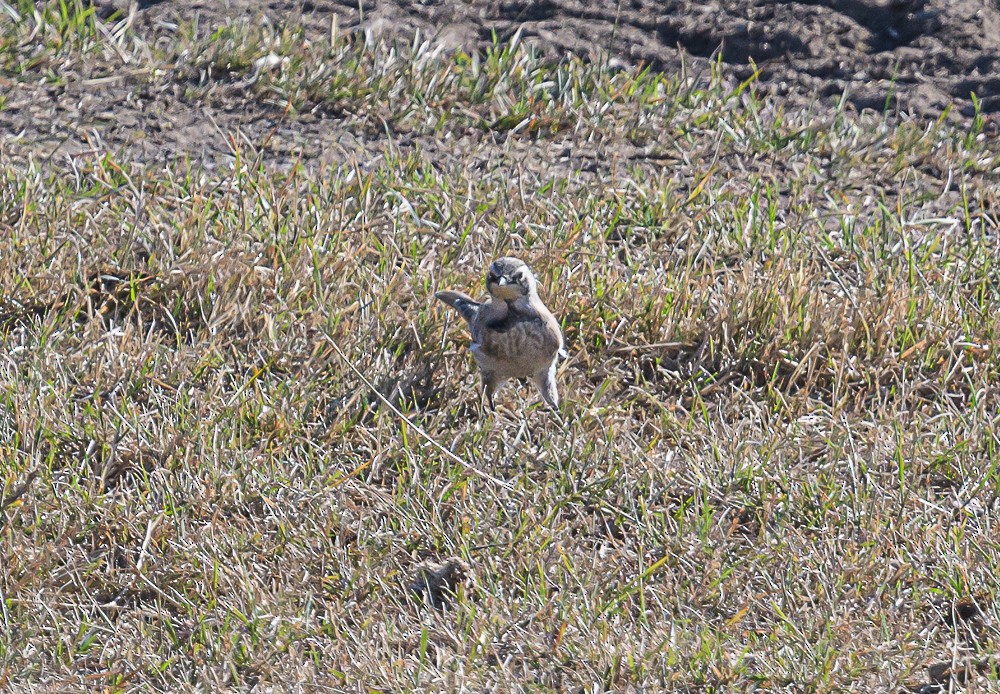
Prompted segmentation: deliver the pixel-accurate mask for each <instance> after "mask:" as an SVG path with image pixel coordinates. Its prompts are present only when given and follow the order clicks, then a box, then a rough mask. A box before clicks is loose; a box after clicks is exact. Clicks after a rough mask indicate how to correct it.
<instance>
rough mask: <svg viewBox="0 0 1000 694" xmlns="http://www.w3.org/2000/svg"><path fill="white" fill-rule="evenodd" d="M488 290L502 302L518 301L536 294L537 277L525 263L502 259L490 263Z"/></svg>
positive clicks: (487, 275)
mask: <svg viewBox="0 0 1000 694" xmlns="http://www.w3.org/2000/svg"><path fill="white" fill-rule="evenodd" d="M486 289H487V290H488V291H489V293H490V296H493V297H495V298H497V299H500V300H501V301H516V300H517V299H520V298H521V297H524V296H530V295H531V294H533V293H534V292H535V276H534V275H532V274H531V270H530V269H528V266H527V265H525V264H524V262H523V261H521V260H518V259H517V258H509V257H508V258H500V259H499V260H494V261H493V262H492V263H490V268H489V270H487V272H486Z"/></svg>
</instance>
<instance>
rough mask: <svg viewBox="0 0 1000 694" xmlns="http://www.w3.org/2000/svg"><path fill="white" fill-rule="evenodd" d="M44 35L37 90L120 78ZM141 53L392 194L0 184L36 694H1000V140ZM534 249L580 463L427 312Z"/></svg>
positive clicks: (15, 683)
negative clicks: (64, 65) (332, 147)
mask: <svg viewBox="0 0 1000 694" xmlns="http://www.w3.org/2000/svg"><path fill="white" fill-rule="evenodd" d="M74 16H75V15H74ZM38 21H39V20H38V18H37V17H36V18H34V19H32V18H31V17H27V16H25V17H24V18H23V19H22V20H21V21H20V22H19V23H14V24H13V25H11V26H8V27H7V28H6V29H5V30H4V31H6V34H5V39H4V41H5V43H0V55H2V58H3V61H2V62H0V70H3V74H4V75H5V77H6V78H7V79H11V80H19V79H29V78H37V77H39V76H40V75H44V74H46V73H45V70H49V71H51V72H53V74H55V75H57V76H58V74H59V65H60V64H61V63H60V62H59V61H70V62H72V61H83V60H85V58H86V57H87V56H89V58H86V59H93V60H97V61H98V63H99V62H100V61H101V60H106V61H111V60H115V59H116V58H115V56H116V55H117V54H118V51H117V50H111V49H110V48H109V47H108V46H109V44H108V42H109V41H110V40H111V39H110V38H108V36H106V35H105V34H104V33H101V32H100V31H97V30H95V29H93V27H94V26H96V24H97V23H95V21H94V20H93V18H92V17H90V18H89V19H87V18H86V17H85V18H84V19H83V20H80V21H79V22H77V24H73V22H71V21H69V20H68V19H67V20H66V22H65V26H63V30H65V32H69V33H68V34H66V35H67V36H69V37H70V38H72V39H73V40H72V41H71V40H68V39H65V40H63V41H62V42H61V43H60V44H59V45H58V46H54V45H53V44H52V43H51V42H50V43H48V44H46V45H47V49H46V50H47V51H48V52H47V53H45V54H44V55H45V59H44V60H43V61H42V63H44V65H43V66H41V67H40V66H39V65H40V63H39V58H38V56H29V53H30V51H29V48H28V47H27V46H28V42H27V37H28V36H29V35H30V34H31V31H32V30H33V29H34V30H38V31H41V35H46V36H49V35H52V36H56V35H60V36H61V35H62V34H61V33H60V32H58V31H55V30H53V29H52V28H51V26H49V25H46V27H48V28H45V27H43V29H44V31H43V30H39V29H38V25H37V22H38ZM33 22H36V24H33ZM51 24H52V25H53V26H56V28H57V29H58V28H59V25H58V22H57V19H56V18H54V17H53V18H52V21H51ZM101 26H106V25H103V24H102V25H101ZM111 26H112V27H113V26H114V25H113V24H111ZM46 32H48V33H46ZM53 32H55V33H53ZM95 32H96V33H95ZM112 34H113V32H112ZM122 37H123V38H121V41H125V42H126V43H124V44H121V43H120V44H119V48H121V45H126V46H128V47H130V49H129V50H133V51H134V53H132V54H131V55H132V56H133V60H138V61H140V64H141V65H142V66H144V67H148V68H149V71H148V82H147V83H146V85H145V88H147V89H167V88H168V87H172V86H173V85H176V84H186V85H188V88H190V89H191V90H192V91H191V94H189V95H188V97H187V98H192V99H198V98H201V97H202V96H204V98H206V99H211V95H210V93H209V92H210V91H211V85H212V84H215V82H214V81H213V80H219V79H220V78H219V76H218V75H217V74H214V73H213V74H209V72H210V71H209V70H208V67H207V66H213V65H214V66H219V65H226V66H228V68H227V74H229V75H233V74H235V77H236V78H238V79H246V80H248V82H247V87H246V88H247V90H248V93H249V94H250V98H251V99H253V100H255V101H253V102H252V103H259V101H260V100H266V99H273V100H274V101H275V102H276V103H282V104H285V106H286V107H287V106H288V105H289V104H291V106H290V109H291V110H290V111H289V112H288V114H287V115H286V116H285V117H286V118H287V121H286V126H285V127H289V128H294V127H295V124H296V122H297V121H296V118H297V116H296V113H297V112H298V111H302V110H309V109H313V110H315V109H318V108H329V109H332V110H334V111H337V112H338V113H340V114H341V117H342V120H341V121H339V122H338V127H342V128H343V129H344V131H345V132H347V133H351V134H352V135H354V136H356V137H358V138H359V139H361V140H365V138H366V137H368V138H369V139H368V140H367V141H366V144H365V145H364V147H363V148H362V149H364V148H368V149H377V150H381V152H382V153H381V154H380V155H379V156H377V157H374V158H366V159H359V158H358V157H355V156H347V155H345V156H344V157H343V158H342V160H341V161H339V162H338V163H333V164H327V163H322V162H316V161H313V162H302V163H300V164H299V165H295V166H289V165H287V164H288V162H283V164H284V165H275V164H274V163H273V162H272V161H271V160H270V159H269V155H268V150H267V141H264V142H261V141H254V140H252V139H251V138H248V137H244V136H242V135H241V134H240V133H235V132H234V133H230V135H231V140H230V143H229V145H228V147H229V151H230V156H229V158H227V159H225V160H224V162H223V163H224V165H223V166H219V167H215V166H206V165H203V164H202V163H199V162H197V161H195V162H188V163H184V162H177V161H175V162H172V163H168V165H166V166H151V165H142V164H141V163H139V162H136V161H132V160H131V159H130V157H129V152H128V151H120V152H114V151H110V152H109V151H94V152H92V153H90V154H89V155H80V156H75V157H72V158H69V159H63V158H55V159H52V160H44V159H42V158H40V157H39V156H38V151H37V150H33V149H32V143H31V142H23V141H20V142H19V141H10V142H8V144H7V145H6V150H3V151H0V166H2V169H3V175H2V181H0V230H2V233H0V236H2V241H0V330H2V333H0V334H2V339H3V354H4V359H3V360H2V361H0V383H2V384H3V391H2V400H0V460H2V461H3V463H2V467H0V472H2V483H3V490H2V491H3V494H2V501H0V507H2V511H3V514H2V528H3V546H4V548H5V549H4V563H5V565H6V566H5V570H4V571H3V572H2V573H0V597H2V599H3V601H2V603H0V604H2V607H3V612H2V615H0V639H2V640H0V645H2V646H3V647H2V648H0V668H2V669H0V678H2V682H3V683H4V684H5V685H6V686H8V687H13V688H16V689H37V690H43V691H56V690H59V691H65V690H67V689H75V690H85V689H91V688H96V687H101V688H105V689H107V690H111V691H124V690H128V691H131V690H140V689H149V690H179V689H205V690H217V689H220V688H231V689H234V690H250V689H256V690H261V691H263V690H267V689H268V688H269V687H272V686H273V687H275V688H276V689H277V690H282V691H284V690H304V691H320V690H352V691H355V690H361V689H365V688H369V689H372V690H392V691H402V690H450V689H458V688H460V687H464V688H466V689H468V690H472V691H480V690H486V689H492V690H504V691H506V690H521V689H536V690H571V689H572V690H578V689H583V690H587V691H601V690H628V689H645V690H669V691H749V690H752V689H753V688H754V687H756V688H757V690H759V691H812V692H825V691H859V692H862V691H863V692H875V691H893V692H895V691H900V689H901V688H904V687H910V688H912V689H913V690H920V691H927V692H929V691H937V689H934V687H939V686H940V691H948V690H949V687H950V688H952V689H961V688H962V687H963V686H965V687H968V688H969V690H970V691H977V692H981V691H997V689H998V685H997V677H996V675H997V667H998V664H997V661H996V660H995V659H994V654H995V653H996V650H997V646H998V640H1000V631H998V624H1000V622H998V617H1000V614H998V607H997V596H998V591H1000V586H998V579H997V569H996V567H997V565H998V558H1000V556H998V555H1000V544H998V534H997V528H996V526H995V520H994V514H995V513H996V512H997V510H998V498H1000V497H998V490H1000V477H998V467H997V465H998V461H1000V449H998V439H997V435H996V433H995V432H996V423H997V421H996V420H997V403H998V397H997V396H998V387H997V371H998V365H1000V362H998V359H997V356H996V352H995V349H994V347H995V342H996V339H997V334H998V327H1000V325H998V322H997V320H998V319H997V315H998V312H997V309H998V280H1000V271H998V268H1000V262H998V248H1000V246H998V244H997V234H998V221H1000V220H998V217H997V196H998V192H997V175H998V173H1000V157H998V154H997V149H996V147H997V143H996V141H995V140H991V139H988V138H986V137H985V136H983V135H982V134H980V131H979V128H980V125H981V124H980V123H978V122H977V123H973V124H970V125H969V128H968V129H967V130H955V129H953V128H951V127H950V126H945V125H941V124H939V125H933V124H932V125H930V126H927V127H922V126H920V125H917V124H908V123H903V124H893V123H888V122H884V121H882V120H880V119H877V118H874V117H871V116H866V117H864V118H861V119H858V118H853V117H848V116H847V115H845V114H843V113H840V112H837V111H836V110H834V109H825V108H820V107H817V110H816V111H815V112H811V113H803V112H795V113H785V112H783V111H782V110H781V109H779V108H776V107H775V106H774V105H773V104H770V103H767V102H761V101H760V100H759V99H758V98H757V97H756V95H755V94H754V91H753V87H752V85H732V84H728V83H727V82H726V81H725V79H724V75H702V76H694V75H680V76H676V77H665V76H660V75H655V74H645V73H630V72H617V73H616V72H611V71H608V70H605V69H604V68H603V67H601V66H588V65H583V64H580V63H576V62H566V63H562V64H559V65H551V64H544V63H541V62H539V61H537V60H535V59H534V58H533V57H532V55H531V54H530V51H528V50H526V49H524V48H520V47H517V46H514V47H510V48H506V49H503V50H498V51H497V52H495V53H494V54H491V55H489V56H485V57H477V58H475V59H472V58H468V57H465V56H461V55H459V56H448V55H444V54H436V53H433V52H432V51H431V50H430V49H429V48H427V47H418V48H416V49H414V50H398V49H394V48H391V47H388V46H384V45H376V46H369V47H363V46H359V45H358V46H356V45H353V44H351V43H350V42H346V41H344V42H340V43H335V44H334V45H332V46H325V47H323V46H318V45H315V44H313V45H310V46H302V45H301V43H296V42H295V41H294V40H293V39H294V37H295V35H294V32H293V31H291V30H272V29H269V28H266V27H265V28H264V29H260V28H256V29H254V28H251V27H250V26H248V25H238V24H237V25H233V26H231V27H230V28H228V29H226V30H225V31H223V32H217V33H215V34H209V35H207V36H206V35H204V34H201V35H194V34H190V33H189V34H185V28H183V27H182V28H180V29H178V37H179V38H177V41H176V43H175V44H170V45H171V46H172V48H169V49H164V48H163V45H164V42H163V41H160V42H159V43H157V44H156V46H158V47H153V46H151V45H149V44H147V43H144V42H143V40H142V37H136V36H134V35H132V34H131V33H128V32H125V31H123V32H122ZM88 42H89V43H88ZM121 50H124V49H121ZM102 51H103V52H102ZM164 51H165V52H164ZM281 51H285V52H284V53H282V52H281ZM271 52H275V53H276V54H278V55H284V56H286V57H288V61H286V62H285V63H284V64H283V66H282V67H278V68H276V69H275V71H273V72H270V73H267V74H266V75H261V74H256V73H254V69H255V68H254V67H253V65H254V61H255V60H257V59H258V58H260V57H261V56H263V55H267V54H268V53H271ZM95 56H97V57H95ZM143 61H144V62H143ZM153 68H157V69H158V70H160V72H157V71H155V70H154V69H153ZM198 74H203V75H204V77H203V79H204V80H205V81H204V83H202V84H199V83H198V79H201V78H197V77H193V76H196V75H198ZM250 107H251V106H248V108H250ZM387 116H391V118H390V117H387ZM372 133H375V134H372ZM379 133H380V134H379ZM380 138H381V139H380ZM414 143H416V145H414ZM500 253H512V254H516V255H520V256H521V257H523V258H525V259H526V260H527V261H529V263H530V264H531V265H532V267H533V268H535V269H536V270H537V272H538V275H539V277H540V281H541V284H542V291H543V294H544V296H545V299H546V303H547V304H548V305H549V306H550V307H551V308H552V309H553V312H554V313H556V315H557V316H560V317H561V318H562V319H563V321H564V325H563V327H564V330H565V333H566V336H567V342H568V349H569V352H570V357H569V359H568V360H567V361H566V362H565V363H564V365H563V366H562V368H561V372H560V378H561V382H562V384H563V389H564V390H565V392H566V396H565V405H564V408H563V412H562V416H563V420H564V421H563V423H559V422H557V421H556V420H555V419H554V418H553V417H551V416H550V415H549V414H548V413H547V412H546V411H545V410H544V408H542V407H540V406H539V404H538V403H537V402H536V397H535V396H534V395H533V394H532V393H531V392H530V391H529V390H527V389H525V388H521V387H511V388H508V389H507V390H505V391H503V392H502V394H501V397H500V400H501V402H502V406H501V407H500V411H499V412H498V413H496V414H490V413H488V412H481V411H480V410H479V409H478V402H479V397H478V390H477V389H478V386H477V379H476V377H475V374H474V369H472V367H471V365H470V363H469V359H468V356H467V351H466V349H465V344H464V340H465V338H464V336H463V333H462V331H461V330H460V329H459V326H457V325H455V324H454V322H453V321H449V318H448V316H447V314H446V312H444V311H442V310H440V307H439V306H436V305H435V303H434V302H433V301H432V296H433V292H434V291H435V290H436V289H438V288H442V287H446V286H447V287H451V286H459V287H467V288H469V289H470V290H478V288H479V287H480V286H481V271H482V268H483V267H484V266H485V263H486V261H487V259H489V258H491V257H494V256H496V255H498V254H500ZM331 340H332V341H333V342H334V343H335V345H336V347H333V346H331V344H330V341H331ZM341 352H342V353H343V355H344V357H343V358H342V357H341V356H340V353H341ZM352 366H353V367H356V368H357V369H358V370H359V371H360V373H361V374H362V375H363V376H364V378H363V379H362V378H359V377H358V375H357V374H356V373H355V371H354V370H353V369H352ZM366 382H367V383H370V384H371V385H372V387H369V386H368V385H366ZM375 391H377V392H375ZM386 402H388V403H391V404H392V405H393V406H394V408H399V410H401V411H402V412H403V413H404V414H405V417H406V418H405V419H404V418H403V417H401V416H400V415H398V414H396V413H395V412H394V410H393V408H390V407H387V406H386ZM424 435H426V436H429V437H431V438H432V439H433V441H435V442H437V444H439V445H440V446H443V447H445V448H446V449H448V450H449V451H450V452H451V453H452V454H453V456H457V457H458V458H459V459H461V461H462V464H460V463H458V462H456V460H455V459H454V458H453V457H450V456H449V455H446V454H445V453H442V452H441V451H440V450H439V449H438V448H436V447H435V446H433V445H431V444H430V443H429V442H428V441H427V440H426V439H425V438H424ZM466 466H472V467H474V468H475V469H476V470H478V471H481V472H482V473H485V474H484V475H478V474H473V473H472V472H470V471H469V470H468V468H467V467H466ZM490 478H493V479H490ZM442 567H443V568H442ZM435 571H437V572H438V573H434V572H435ZM428 598H429V599H428ZM941 663H945V665H944V666H942V665H941ZM928 668H930V669H928ZM973 673H975V674H973ZM960 680H964V681H967V682H968V684H966V685H961V684H960ZM941 683H943V684H941ZM920 687H924V689H920Z"/></svg>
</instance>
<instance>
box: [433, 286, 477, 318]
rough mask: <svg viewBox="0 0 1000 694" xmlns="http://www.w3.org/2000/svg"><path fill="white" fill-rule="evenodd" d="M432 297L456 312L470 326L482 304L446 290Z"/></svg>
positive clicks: (465, 295) (466, 295) (469, 297)
mask: <svg viewBox="0 0 1000 694" xmlns="http://www.w3.org/2000/svg"><path fill="white" fill-rule="evenodd" d="M434 296H435V297H436V298H438V299H440V300H441V301H443V302H445V303H446V304H448V305H449V306H451V307H452V308H453V309H455V310H456V311H458V312H459V314H460V315H461V316H462V318H464V319H465V322H466V323H468V324H469V325H470V326H472V325H473V324H474V323H475V320H476V316H477V315H478V314H479V308H480V307H481V306H482V304H480V303H479V302H478V301H476V300H475V299H473V298H472V297H471V296H469V295H468V294H463V293H462V292H456V291H451V290H448V291H443V292H438V293H437V294H435V295H434Z"/></svg>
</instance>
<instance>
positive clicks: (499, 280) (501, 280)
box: [497, 275, 510, 287]
mask: <svg viewBox="0 0 1000 694" xmlns="http://www.w3.org/2000/svg"><path fill="white" fill-rule="evenodd" d="M497 284H499V285H500V286H501V287H502V286H504V285H505V284H510V280H508V279H507V278H506V277H504V276H503V275H500V277H499V278H497Z"/></svg>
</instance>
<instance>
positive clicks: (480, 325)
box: [434, 258, 563, 410]
mask: <svg viewBox="0 0 1000 694" xmlns="http://www.w3.org/2000/svg"><path fill="white" fill-rule="evenodd" d="M486 289H487V290H488V291H489V293H490V298H489V301H487V302H485V303H480V302H478V301H475V300H474V299H472V298H471V297H470V296H468V295H466V294H463V293H462V292H455V291H444V292H438V293H437V294H435V295H434V296H436V297H437V298H438V299H440V300H441V301H443V302H445V303H446V304H448V305H449V306H451V307H452V308H454V309H455V310H456V311H458V312H459V313H460V314H461V316H462V318H464V319H465V320H466V322H467V323H468V324H469V330H470V331H471V333H472V355H473V356H474V357H475V358H476V362H478V363H479V370H480V373H481V375H482V378H483V386H484V388H485V391H486V398H487V400H488V401H489V403H490V408H492V409H494V410H495V409H496V405H495V404H494V402H493V393H494V392H495V391H496V389H497V388H498V387H499V386H500V385H501V384H502V383H503V382H504V381H506V380H507V379H509V378H530V379H531V380H532V382H533V383H534V384H535V386H536V387H537V388H538V392H539V393H541V394H542V398H544V399H545V402H547V403H548V404H549V405H550V406H551V407H553V408H558V407H559V392H558V390H557V389H556V359H557V358H558V356H559V353H560V351H561V350H562V346H563V340H562V332H561V331H560V330H559V322H558V321H557V320H556V319H555V316H553V315H552V314H551V313H550V312H549V309H547V308H546V307H545V304H543V303H542V300H541V299H540V298H538V290H537V288H536V287H535V276H534V275H532V274H531V270H530V269H528V266H527V265H525V264H524V263H523V262H522V261H520V260H518V259H517V258H500V259H499V260H496V261H494V262H493V263H492V264H491V265H490V267H489V270H488V271H487V273H486Z"/></svg>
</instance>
